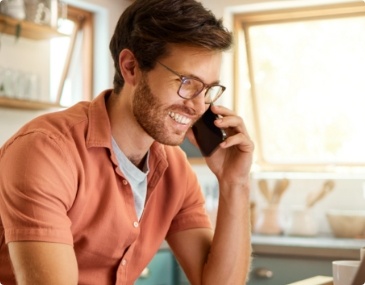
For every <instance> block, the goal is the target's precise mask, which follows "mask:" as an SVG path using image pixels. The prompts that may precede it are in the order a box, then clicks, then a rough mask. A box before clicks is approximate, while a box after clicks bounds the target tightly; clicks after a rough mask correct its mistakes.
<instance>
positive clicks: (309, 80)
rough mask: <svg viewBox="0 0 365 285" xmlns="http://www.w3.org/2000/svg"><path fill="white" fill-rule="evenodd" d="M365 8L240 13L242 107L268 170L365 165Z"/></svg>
mask: <svg viewBox="0 0 365 285" xmlns="http://www.w3.org/2000/svg"><path fill="white" fill-rule="evenodd" d="M364 31H365V5H364V3H363V2H360V3H359V2H357V3H347V4H336V5H324V6H313V7H305V8H300V9H298V8H296V9H286V10H280V11H279V10H275V11H270V12H261V13H251V14H241V15H236V16H235V33H236V38H237V39H238V43H237V50H236V61H235V62H236V63H237V64H236V66H235V73H236V74H237V76H236V81H237V86H236V94H239V95H237V96H236V97H235V106H236V107H237V111H238V112H239V113H240V114H245V117H247V116H248V124H249V127H250V130H251V133H253V134H254V137H255V142H256V155H257V164H258V165H259V167H260V168H262V169H268V170H286V171H288V170H289V171H290V170H314V169H321V170H328V169H333V167H339V166H344V167H350V166H352V167H354V166H365V151H364V146H365V127H364V124H365V112H364V110H365V83H364V82H365V32H364Z"/></svg>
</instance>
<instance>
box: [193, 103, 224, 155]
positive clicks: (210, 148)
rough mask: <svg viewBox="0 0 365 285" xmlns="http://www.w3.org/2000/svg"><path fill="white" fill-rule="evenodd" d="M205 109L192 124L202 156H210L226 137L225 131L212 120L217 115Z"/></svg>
mask: <svg viewBox="0 0 365 285" xmlns="http://www.w3.org/2000/svg"><path fill="white" fill-rule="evenodd" d="M210 107H211V105H210V106H209V108H208V110H207V111H205V113H204V114H203V116H201V117H200V119H199V120H198V121H196V123H195V124H194V125H193V127H192V129H193V133H194V136H195V139H196V141H197V143H198V145H199V149H200V151H201V153H202V155H203V156H210V155H211V154H212V153H213V152H214V151H215V150H216V148H217V147H218V145H219V144H220V143H221V142H222V141H224V140H225V139H226V137H227V135H226V132H225V131H224V130H222V129H220V128H218V127H217V126H216V125H214V121H215V120H216V119H217V118H218V115H216V114H214V113H213V112H212V110H211V109H210Z"/></svg>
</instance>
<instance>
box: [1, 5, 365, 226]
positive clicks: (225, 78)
mask: <svg viewBox="0 0 365 285" xmlns="http://www.w3.org/2000/svg"><path fill="white" fill-rule="evenodd" d="M345 1H347V0H343V1H338V0H333V1H331V2H345ZM67 2H69V3H72V4H73V5H76V6H81V7H84V8H87V9H89V10H92V11H94V12H95V13H96V18H95V21H96V22H95V27H96V33H97V34H96V38H95V45H96V56H95V66H97V69H95V82H94V90H95V94H98V93H99V92H100V91H101V90H103V89H105V88H108V87H109V86H111V82H112V76H113V67H112V62H111V60H110V56H109V50H108V44H105V43H108V42H109V39H110V37H111V35H112V33H113V30H114V26H115V23H116V21H117V19H118V18H119V15H120V13H121V12H122V11H123V9H124V8H125V7H126V6H127V5H129V4H130V1H129V0H122V1H115V0H69V1H67ZM201 2H202V3H203V4H204V5H205V6H206V7H208V8H209V9H211V10H212V11H213V12H214V13H215V14H216V15H218V16H219V17H224V22H225V24H226V26H228V27H229V28H231V27H232V21H231V19H232V15H233V14H234V13H237V12H242V11H255V10H262V9H276V8H277V7H283V6H285V5H286V6H288V5H291V6H292V5H309V4H314V5H320V4H321V3H324V2H329V0H318V1H317V0H305V1H304V0H281V1H276V2H274V1H264V0H226V1H221V0H202V1H201ZM232 56H233V54H232V52H229V53H227V54H226V55H225V57H224V62H223V69H222V82H225V84H226V85H228V89H227V95H226V96H225V99H224V100H223V101H222V104H223V105H227V106H228V107H232V94H233V90H232V88H229V87H230V86H233V80H232V79H233V74H232V70H233V69H232ZM230 95H231V96H230ZM42 113H43V112H40V111H24V110H15V109H5V108H0V145H2V144H3V143H4V142H5V140H6V139H7V138H9V137H10V136H11V135H12V134H13V133H14V132H15V131H16V130H17V129H18V128H19V127H20V126H21V125H23V124H24V123H25V122H27V121H28V120H30V119H31V118H33V117H35V116H38V115H40V114H42ZM194 168H195V169H196V171H197V172H198V173H199V179H200V181H201V183H202V185H203V189H204V191H205V192H206V193H208V196H209V207H210V208H211V209H214V206H215V202H214V199H215V197H216V194H214V193H215V192H214V191H216V188H217V185H216V180H215V179H214V176H213V175H212V173H211V172H210V171H209V170H208V169H207V168H206V167H205V166H204V165H194ZM283 177H285V178H288V179H289V180H290V185H289V188H288V190H287V191H286V192H285V193H284V195H283V198H282V200H281V202H280V211H281V214H282V217H283V220H285V217H286V216H287V214H288V213H289V210H290V208H291V206H292V205H302V204H303V203H304V200H305V198H306V195H308V193H309V191H312V190H315V189H319V188H320V187H321V185H322V184H323V181H325V180H327V179H333V180H334V181H335V188H334V190H333V191H332V193H330V194H329V195H328V196H327V197H326V198H325V199H323V200H322V201H320V202H319V203H318V204H316V205H315V206H314V207H313V213H314V215H315V217H316V220H317V221H318V223H319V228H320V232H322V233H328V232H329V227H328V224H327V221H326V220H325V211H326V209H329V208H342V209H362V210H365V199H364V186H363V185H364V182H365V176H363V175H361V173H360V174H357V173H355V174H351V175H345V174H339V173H334V174H321V173H299V174H290V173H260V172H257V171H255V172H254V173H253V174H252V200H253V201H254V202H255V203H256V208H257V210H259V209H260V208H261V207H263V206H264V205H265V201H264V200H263V198H262V195H261V194H260V193H259V191H258V187H257V180H258V179H263V178H264V179H267V180H268V182H269V185H270V187H273V184H274V182H275V180H276V179H281V178H283ZM209 193H210V194H209ZM212 193H213V194H212Z"/></svg>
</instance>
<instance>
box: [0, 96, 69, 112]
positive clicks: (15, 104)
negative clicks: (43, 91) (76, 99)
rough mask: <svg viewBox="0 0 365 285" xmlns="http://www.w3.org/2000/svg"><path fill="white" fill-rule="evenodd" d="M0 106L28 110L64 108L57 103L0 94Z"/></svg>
mask: <svg viewBox="0 0 365 285" xmlns="http://www.w3.org/2000/svg"><path fill="white" fill-rule="evenodd" d="M0 107H6V108H16V109H28V110H45V109H51V108H57V109H59V108H64V107H63V106H61V105H59V104H57V103H50V102H42V101H31V100H24V99H15V98H9V97H4V96H0Z"/></svg>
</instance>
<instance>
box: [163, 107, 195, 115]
mask: <svg viewBox="0 0 365 285" xmlns="http://www.w3.org/2000/svg"><path fill="white" fill-rule="evenodd" d="M169 109H170V110H172V111H180V112H182V113H186V114H188V115H190V116H197V115H198V114H197V113H196V111H195V110H194V109H192V108H189V107H187V106H185V105H172V106H171V107H170V108H169Z"/></svg>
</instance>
